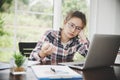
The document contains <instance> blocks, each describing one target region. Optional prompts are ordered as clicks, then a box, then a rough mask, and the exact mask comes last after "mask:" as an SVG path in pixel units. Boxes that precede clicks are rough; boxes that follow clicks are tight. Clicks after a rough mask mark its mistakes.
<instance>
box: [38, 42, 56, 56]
mask: <svg viewBox="0 0 120 80" xmlns="http://www.w3.org/2000/svg"><path fill="white" fill-rule="evenodd" d="M53 51H54V47H53V44H51V43H49V42H44V43H43V45H42V48H41V51H40V53H39V55H40V57H42V58H43V57H45V56H48V55H51V54H52V53H53Z"/></svg>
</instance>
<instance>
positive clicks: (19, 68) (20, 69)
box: [11, 54, 27, 74]
mask: <svg viewBox="0 0 120 80" xmlns="http://www.w3.org/2000/svg"><path fill="white" fill-rule="evenodd" d="M25 61H26V57H24V56H23V55H22V54H14V55H13V60H12V61H11V63H12V66H11V72H12V74H24V73H25V72H26V66H27V65H26V63H25Z"/></svg>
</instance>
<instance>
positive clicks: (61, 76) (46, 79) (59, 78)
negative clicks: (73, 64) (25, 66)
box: [31, 65, 82, 80]
mask: <svg viewBox="0 0 120 80" xmlns="http://www.w3.org/2000/svg"><path fill="white" fill-rule="evenodd" d="M31 68H32V70H33V72H34V74H35V75H36V77H37V78H38V80H82V75H81V74H78V73H77V72H75V71H74V70H72V69H71V68H69V67H68V66H60V65H35V66H31Z"/></svg>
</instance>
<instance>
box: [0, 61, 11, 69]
mask: <svg viewBox="0 0 120 80" xmlns="http://www.w3.org/2000/svg"><path fill="white" fill-rule="evenodd" d="M9 68H10V64H9V63H4V62H0V70H2V69H9Z"/></svg>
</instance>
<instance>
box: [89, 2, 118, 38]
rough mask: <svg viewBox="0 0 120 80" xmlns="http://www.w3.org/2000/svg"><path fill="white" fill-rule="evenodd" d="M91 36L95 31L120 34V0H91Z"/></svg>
mask: <svg viewBox="0 0 120 80" xmlns="http://www.w3.org/2000/svg"><path fill="white" fill-rule="evenodd" d="M89 24H90V26H89V30H90V33H91V35H90V37H91V36H92V35H93V34H94V33H101V34H119V35H120V0H91V6H90V23H89Z"/></svg>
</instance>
